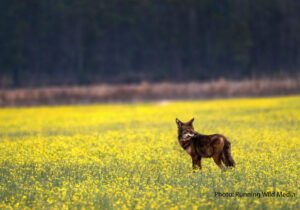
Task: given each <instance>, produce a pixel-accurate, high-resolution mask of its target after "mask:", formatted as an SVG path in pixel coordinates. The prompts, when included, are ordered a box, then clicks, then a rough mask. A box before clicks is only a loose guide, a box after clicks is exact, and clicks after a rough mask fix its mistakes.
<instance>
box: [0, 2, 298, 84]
mask: <svg viewBox="0 0 300 210" xmlns="http://www.w3.org/2000/svg"><path fill="white" fill-rule="evenodd" d="M299 11H300V1H297V0H263V1H261V0H260V1H259V0H244V1H241V0H222V1H220V0H219V1H213V0H202V1H179V0H122V1H121V0H101V1H96V0H77V1H70V0H52V1H50V0H48V1H46V0H45V1H39V0H26V1H24V0H9V1H2V2H1V14H0V29H1V33H0V87H1V88H16V87H37V86H57V85H78V84H79V85H86V84H97V83H110V84H118V83H139V82H142V81H148V82H159V81H173V82H178V81H180V82H182V81H207V80H212V79H218V78H228V79H236V80H239V79H243V78H253V77H256V78H257V77H276V76H277V77H278V76H282V75H284V76H294V75H297V73H298V70H299V67H300V12H299Z"/></svg>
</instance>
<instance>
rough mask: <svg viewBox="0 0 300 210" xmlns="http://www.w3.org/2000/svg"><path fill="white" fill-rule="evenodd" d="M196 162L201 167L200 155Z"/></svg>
mask: <svg viewBox="0 0 300 210" xmlns="http://www.w3.org/2000/svg"><path fill="white" fill-rule="evenodd" d="M197 163H198V166H199V168H200V169H202V164H201V157H198V162H197Z"/></svg>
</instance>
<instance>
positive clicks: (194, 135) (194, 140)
mask: <svg viewBox="0 0 300 210" xmlns="http://www.w3.org/2000/svg"><path fill="white" fill-rule="evenodd" d="M193 122H194V118H193V119H191V120H190V121H188V122H187V123H183V122H181V121H180V120H178V119H177V118H176V123H177V126H178V142H179V144H180V145H181V146H182V148H183V149H184V150H185V151H186V152H187V153H188V154H189V155H190V156H191V157H192V163H193V169H196V168H197V166H198V167H199V168H200V169H201V168H202V166H201V159H202V158H210V157H212V158H213V159H214V161H215V163H216V164H217V165H218V166H219V168H220V169H221V170H225V167H224V165H223V164H222V162H223V163H224V164H225V166H226V167H234V166H235V162H234V160H233V157H232V155H231V151H230V147H231V146H230V142H229V141H228V139H227V138H226V137H225V136H223V135H221V134H212V135H203V134H200V133H198V132H196V131H195V130H194V126H193Z"/></svg>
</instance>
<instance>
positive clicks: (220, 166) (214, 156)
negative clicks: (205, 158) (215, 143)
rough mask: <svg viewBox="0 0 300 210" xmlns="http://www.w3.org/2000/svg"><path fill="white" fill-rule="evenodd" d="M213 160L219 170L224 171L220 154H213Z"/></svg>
mask: <svg viewBox="0 0 300 210" xmlns="http://www.w3.org/2000/svg"><path fill="white" fill-rule="evenodd" d="M213 159H214V161H215V163H216V164H217V166H219V168H220V169H221V170H222V171H224V170H225V167H224V165H223V164H222V161H221V160H222V153H218V154H214V155H213Z"/></svg>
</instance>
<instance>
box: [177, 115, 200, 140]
mask: <svg viewBox="0 0 300 210" xmlns="http://www.w3.org/2000/svg"><path fill="white" fill-rule="evenodd" d="M193 122H194V118H192V119H191V120H190V121H188V122H186V123H183V122H181V121H180V120H178V119H177V118H176V124H177V127H178V139H179V140H182V141H188V140H190V139H191V138H192V137H193V136H195V135H196V134H197V132H196V131H195V130H194V126H193Z"/></svg>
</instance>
